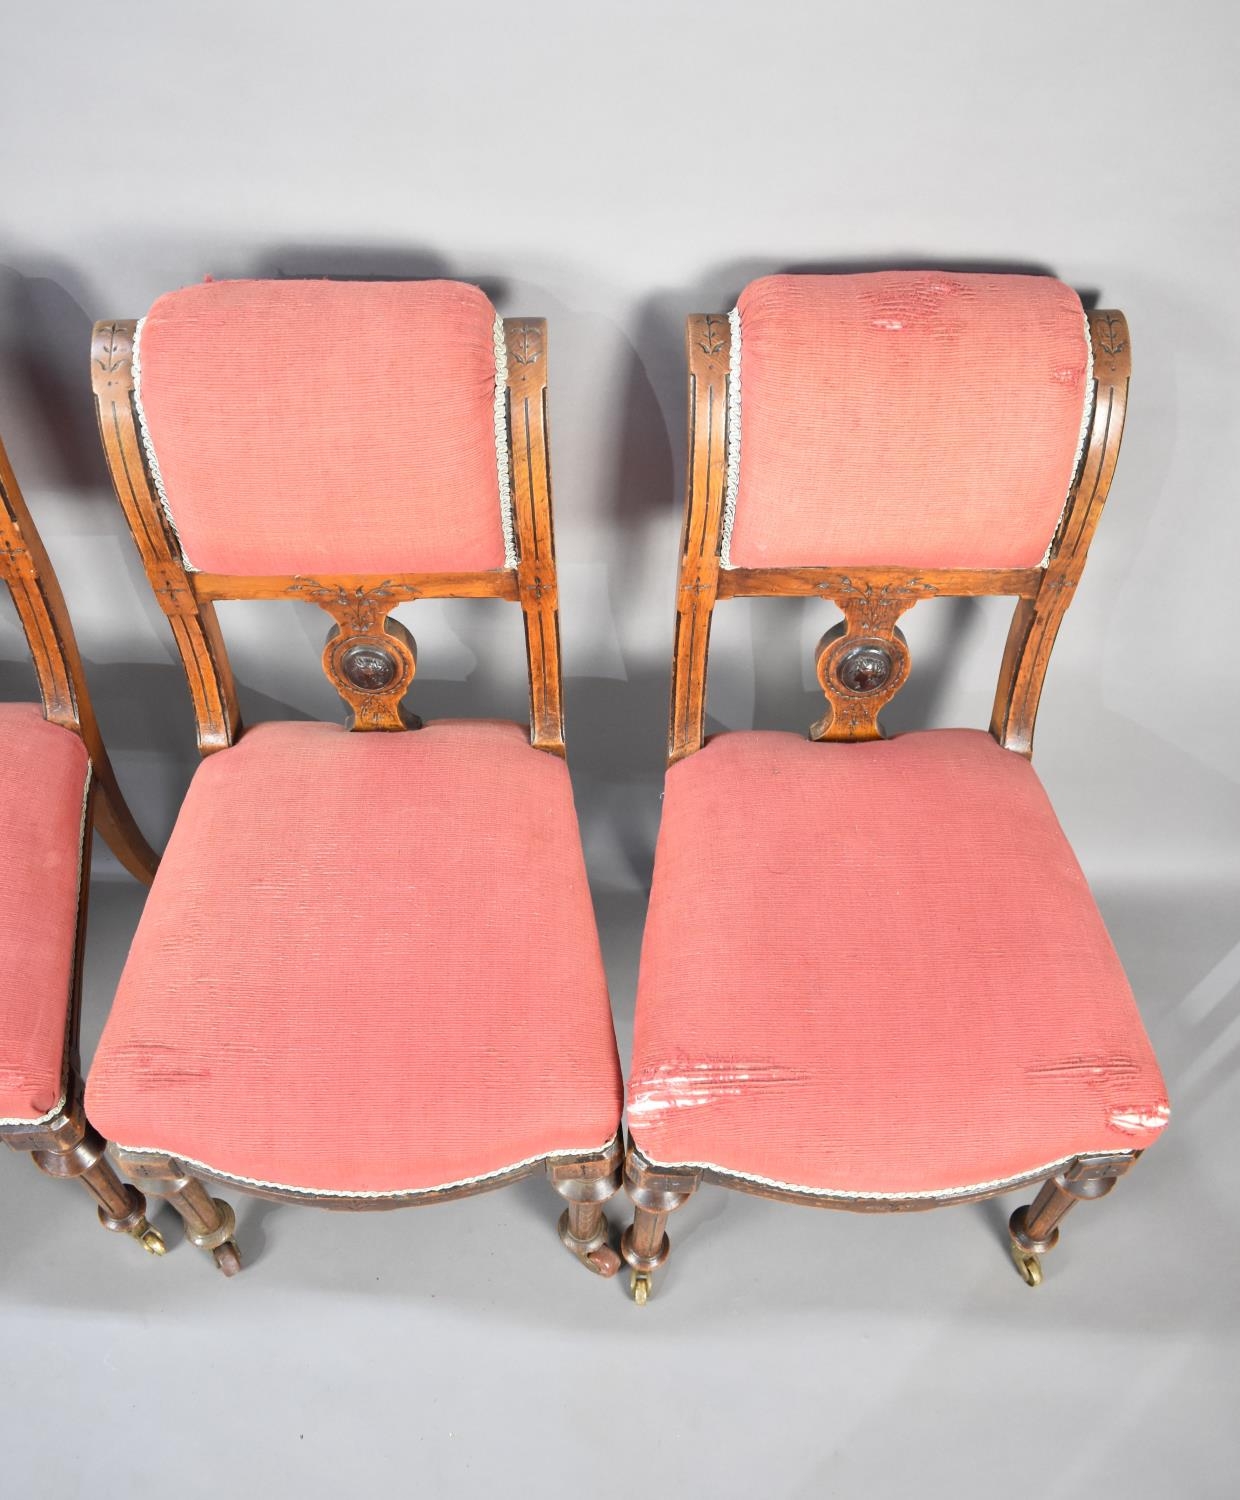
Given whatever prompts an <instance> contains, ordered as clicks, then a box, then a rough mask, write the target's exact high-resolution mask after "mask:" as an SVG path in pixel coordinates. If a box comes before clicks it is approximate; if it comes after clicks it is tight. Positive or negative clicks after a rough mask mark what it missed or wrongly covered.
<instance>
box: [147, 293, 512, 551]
mask: <svg viewBox="0 0 1240 1500" xmlns="http://www.w3.org/2000/svg"><path fill="white" fill-rule="evenodd" d="M494 320H495V309H494V308H493V307H492V306H491V304H490V302H489V301H488V300H487V298H486V297H485V296H484V294H483V293H482V292H481V291H479V290H478V288H477V287H474V286H466V285H464V284H462V283H460V282H455V281H421V282H405V281H394V282H382V281H376V282H349V281H216V282H209V283H206V284H205V285H202V286H191V287H186V288H184V289H183V290H181V291H177V292H170V293H168V295H166V296H164V297H161V298H160V299H159V300H158V301H157V302H156V303H155V305H154V306H153V307H152V308H151V310H150V312H149V313H148V314H147V317H146V320H145V322H144V324H143V326H142V331H141V335H140V340H139V357H140V367H141V380H140V396H141V403H142V410H143V412H144V414H145V418H146V424H147V428H148V432H149V437H150V441H151V443H152V445H153V448H154V452H155V458H156V460H157V463H158V469H159V473H160V474H161V475H162V478H163V483H164V488H165V491H166V495H167V502H168V507H169V509H170V511H171V513H172V516H173V518H174V520H175V522H176V527H177V531H178V533H179V535H180V538H181V545H182V548H183V550H184V552H185V555H186V557H187V558H188V559H189V561H190V563H191V564H192V566H193V567H195V568H197V569H199V570H201V571H203V572H209V573H236V574H246V575H249V576H263V575H268V574H276V575H286V574H295V573H308V574H313V573H315V572H316V571H325V572H336V573H382V572H388V571H391V572H422V571H425V572H455V571H471V570H474V569H487V568H501V567H503V565H504V538H503V526H502V522H501V515H500V492H499V472H498V468H497V463H496V451H495V417H494V401H495V346H494V333H493V325H494Z"/></svg>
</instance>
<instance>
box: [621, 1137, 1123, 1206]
mask: <svg viewBox="0 0 1240 1500" xmlns="http://www.w3.org/2000/svg"><path fill="white" fill-rule="evenodd" d="M637 1149H638V1150H639V1151H641V1153H642V1157H643V1158H644V1159H645V1160H646V1161H648V1162H649V1163H650V1165H651V1166H652V1167H655V1168H656V1169H657V1170H659V1171H661V1172H679V1171H689V1172H718V1173H719V1175H720V1176H721V1177H734V1178H736V1180H737V1181H738V1182H756V1183H758V1184H760V1185H761V1186H762V1187H769V1188H775V1189H777V1190H779V1191H781V1192H789V1193H801V1194H802V1195H803V1196H805V1197H806V1198H840V1199H844V1200H847V1201H848V1202H852V1203H913V1202H926V1201H929V1200H931V1199H939V1198H967V1197H969V1196H971V1195H972V1194H975V1193H993V1192H1001V1191H1006V1190H1007V1189H1009V1188H1010V1189H1013V1190H1015V1189H1016V1188H1019V1187H1025V1186H1027V1185H1028V1184H1029V1183H1031V1182H1040V1181H1042V1179H1044V1178H1046V1177H1053V1176H1054V1174H1055V1173H1056V1172H1062V1171H1063V1169H1064V1168H1065V1167H1066V1166H1068V1165H1069V1164H1070V1163H1072V1162H1074V1161H1075V1160H1076V1159H1077V1157H1078V1156H1130V1155H1131V1154H1132V1149H1135V1148H1131V1149H1129V1150H1127V1151H1125V1150H1123V1149H1122V1148H1121V1149H1120V1150H1118V1151H1117V1150H1116V1149H1115V1147H1114V1146H1107V1147H1104V1148H1103V1149H1102V1150H1100V1151H1074V1152H1073V1153H1072V1155H1071V1156H1065V1157H1062V1158H1061V1159H1060V1160H1059V1161H1052V1162H1048V1163H1047V1165H1046V1166H1044V1167H1035V1168H1034V1169H1033V1170H1032V1171H1030V1172H1022V1173H1020V1175H1019V1176H1017V1177H996V1178H995V1179H994V1180H993V1181H991V1182H974V1183H970V1184H969V1186H967V1187H955V1188H926V1189H921V1190H919V1191H917V1192H915V1193H858V1192H854V1191H842V1190H841V1189H839V1188H814V1187H805V1186H804V1185H803V1184H801V1183H796V1182H781V1181H780V1180H779V1179H778V1178H776V1177H760V1176H759V1175H758V1174H757V1173H756V1172H737V1171H735V1170H733V1168H731V1167H721V1166H719V1165H717V1164H716V1163H715V1162H709V1161H694V1162H661V1161H655V1160H654V1159H653V1158H652V1157H651V1156H649V1155H647V1153H646V1152H645V1151H642V1148H641V1145H640V1144H639V1145H638V1147H637Z"/></svg>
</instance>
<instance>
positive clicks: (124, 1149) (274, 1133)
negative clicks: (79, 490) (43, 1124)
mask: <svg viewBox="0 0 1240 1500" xmlns="http://www.w3.org/2000/svg"><path fill="white" fill-rule="evenodd" d="M93 359H94V385H95V393H96V398H97V403H98V409H99V421H100V429H101V432H102V436H103V445H104V449H105V452H106V454H107V458H108V462H109V464H110V466H111V470H112V475H113V479H114V481H115V485H116V490H117V494H118V496H119V498H120V501H121V504H122V506H123V507H124V510H125V514H126V515H127V517H128V519H129V523H130V526H131V527H132V529H133V534H134V537H135V539H136V541H137V544H138V548H139V550H140V552H141V554H142V559H143V562H144V563H145V566H146V569H147V572H148V574H149V576H150V580H151V585H152V587H153V588H154V590H155V593H156V595H157V597H158V599H159V602H160V604H161V605H162V607H163V609H164V611H165V613H166V614H167V616H168V619H169V622H170V624H171V627H172V631H173V635H174V637H175V640H176V644H177V647H178V649H179V651H180V654H181V659H182V661H183V663H184V666H185V672H186V676H187V678H188V682H189V687H190V691H191V694H192V697H193V703H194V712H195V715H196V719H197V728H198V740H199V745H200V747H201V750H202V753H203V755H204V756H205V757H206V759H205V761H204V763H203V765H202V766H201V767H200V768H199V770H198V772H197V774H196V776H195V778H194V781H193V783H192V784H191V787H190V790H189V793H188V795H187V798H186V801H185V804H184V807H183V809H182V811H181V813H180V815H179V817H178V820H177V824H176V827H175V829H174V831H173V834H172V837H171V840H170V843H169V847H168V851H167V854H166V856H165V859H164V862H163V864H162V866H161V869H160V873H159V876H158V878H157V880H156V881H155V885H154V888H153V890H152V892H151V897H150V900H149V902H148V905H147V908H146V912H145V915H144V917H143V921H142V924H141V926H140V928H139V930H138V933H137V936H136V939H135V942H134V946H133V950H132V952H131V954H130V957H129V960H128V963H127V965H126V968H125V971H124V974H123V976H122V979H121V982H120V986H119V991H118V994H117V998H116V1003H115V1007H114V1009H113V1012H112V1016H111V1019H110V1021H109V1024H108V1026H107V1029H106V1031H105V1034H104V1037H103V1040H102V1042H101V1045H100V1047H99V1051H98V1054H97V1057H96V1060H95V1064H94V1067H93V1068H92V1070H91V1076H90V1080H89V1084H88V1089H87V1098H88V1102H89V1104H90V1107H91V1109H92V1111H93V1112H94V1113H95V1114H96V1115H97V1116H98V1118H99V1119H100V1121H101V1122H106V1126H107V1128H108V1130H109V1131H110V1133H111V1135H112V1138H113V1140H114V1142H115V1144H114V1146H113V1152H114V1155H115V1157H116V1159H117V1160H118V1161H119V1162H120V1163H121V1165H122V1166H123V1167H124V1169H125V1171H126V1172H127V1173H129V1174H130V1175H131V1176H132V1177H133V1178H134V1179H135V1180H136V1181H137V1182H139V1183H141V1184H142V1185H143V1186H144V1187H145V1188H147V1189H148V1190H150V1191H154V1192H156V1193H159V1194H162V1195H163V1196H165V1197H166V1198H167V1199H168V1200H169V1202H170V1203H171V1204H172V1205H173V1207H174V1208H175V1209H176V1210H177V1212H178V1213H179V1214H180V1215H181V1217H182V1219H183V1220H184V1222H185V1227H186V1231H187V1234H188V1237H189V1239H190V1240H191V1241H192V1242H193V1243H194V1244H196V1245H197V1246H199V1247H200V1248H202V1249H204V1250H206V1251H208V1252H210V1253H211V1254H212V1256H213V1257H214V1259H215V1262H216V1264H217V1265H218V1266H219V1267H220V1269H221V1270H222V1271H223V1272H224V1273H225V1274H226V1275H232V1274H234V1273H235V1272H236V1271H237V1270H238V1269H239V1267H240V1259H239V1255H238V1251H237V1247H236V1244H235V1241H234V1238H233V1234H234V1223H235V1221H234V1215H233V1211H232V1209H231V1208H230V1207H229V1206H228V1204H226V1203H224V1202H223V1201H221V1200H218V1199H215V1198H213V1197H212V1196H211V1195H210V1194H209V1193H208V1192H207V1190H206V1188H205V1187H204V1186H203V1182H204V1180H210V1181H213V1182H222V1183H228V1184H232V1185H234V1186H236V1187H239V1188H242V1189H244V1190H246V1191H248V1192H252V1193H255V1194H257V1195H259V1196H260V1197H267V1198H275V1199H286V1200H289V1201H295V1202H301V1203H311V1204H316V1205H318V1206H321V1207H326V1208H333V1209H379V1208H394V1207H400V1206H404V1205H416V1204H426V1203H435V1202H441V1201H444V1200H447V1199H451V1198H458V1197H462V1196H465V1195H467V1194H472V1193H478V1192H483V1191H486V1190H488V1189H490V1188H495V1187H499V1186H501V1185H502V1184H504V1183H508V1182H513V1181H515V1180H516V1179H518V1178H522V1177H526V1176H528V1175H530V1174H531V1173H545V1174H546V1176H547V1177H548V1178H549V1180H550V1182H551V1184H552V1186H553V1187H554V1188H555V1190H556V1191H557V1192H558V1193H559V1194H560V1195H561V1196H562V1197H563V1198H565V1199H566V1200H567V1208H566V1209H565V1211H564V1213H563V1216H562V1218H561V1221H560V1236H561V1238H562V1240H563V1242H564V1244H565V1245H566V1246H567V1247H568V1249H569V1250H570V1251H572V1252H573V1253H574V1254H575V1255H576V1256H578V1257H579V1258H580V1259H581V1260H582V1261H583V1263H584V1264H585V1265H587V1266H588V1267H589V1268H590V1269H591V1270H594V1271H597V1272H599V1273H600V1274H603V1275H611V1274H613V1273H614V1272H615V1271H616V1270H617V1269H618V1268H619V1265H620V1260H619V1256H618V1255H617V1254H616V1252H615V1251H614V1250H613V1249H612V1248H611V1246H610V1244H609V1243H608V1227H607V1221H606V1218H605V1216H604V1211H603V1204H604V1202H605V1200H606V1199H607V1198H609V1197H610V1196H611V1195H612V1194H613V1193H614V1192H615V1191H616V1190H617V1189H618V1187H619V1181H620V1169H621V1164H622V1156H623V1150H622V1141H621V1138H620V1135H619V1123H620V1113H621V1081H620V1076H619V1065H618V1059H617V1054H616V1046H615V1037H614V1033H613V1030H612V1023H611V1014H610V1008H609V1005H608V1000H607V992H606V985H605V980H604V976H603V969H602V963H601V958H600V953H599V946H598V937H597V932H596V929H595V926H594V919H593V912H592V909H591V904H590V895H589V890H588V887H587V884H586V875H585V867H584V861H583V858H582V852H581V844H580V836H579V833H578V829H577V824H576V818H575V814H574V811H573V802H572V791H571V788H570V783H569V778H568V771H567V767H566V765H565V761H564V726H563V718H562V713H561V701H560V699H561V692H560V687H561V683H560V654H559V619H558V608H557V595H556V568H555V556H554V550H553V544H552V524H551V497H550V482H549V476H550V467H549V456H548V450H547V427H546V394H547V387H546V329H545V325H544V324H543V323H542V322H541V321H539V320H536V319H519V320H516V321H513V320H508V321H506V322H501V321H500V320H499V319H498V318H497V317H496V316H495V313H494V310H493V308H492V307H491V305H490V303H489V302H488V301H487V299H486V297H485V296H484V295H483V294H482V293H481V292H480V291H478V290H477V288H474V287H469V286H464V285H460V284H458V283H454V282H423V283H382V282H368V283H360V282H358V283H348V282H330V281H323V282H298V281H287V282H286V281H281V282H262V281H252V282H221V283H211V284H208V285H203V286H198V287H192V288H189V289H187V290H183V291H179V292H174V293H172V294H170V295H168V296H165V297H163V298H161V299H160V300H159V301H158V302H157V303H156V304H155V306H154V307H153V308H152V310H151V312H150V313H149V315H148V316H147V317H146V318H145V319H144V320H142V322H140V323H138V324H134V323H132V322H128V323H125V322H122V323H101V324H99V325H98V326H97V328H96V330H95V337H94V350H93ZM242 598H244V599H295V600H296V599H300V600H309V601H313V602H314V603H315V604H317V605H319V606H320V607H321V608H322V609H323V610H324V611H325V612H326V613H327V614H328V615H329V616H331V618H332V620H333V621H334V622H335V624H334V625H333V627H332V629H331V631H330V634H329V636H328V639H327V646H326V649H325V651H324V653H323V667H324V670H325V671H326V673H327V676H328V678H329V679H330V681H331V682H332V684H333V685H334V686H335V687H336V689H337V691H338V692H339V693H340V696H341V698H342V699H343V700H344V703H345V704H346V706H347V708H348V729H347V730H346V729H344V728H341V727H340V726H337V725H330V724H321V723H267V724H259V725H257V726H255V727H252V728H248V729H246V730H244V731H243V730H242V727H241V722H240V717H239V714H238V711H237V701H236V695H235V693H234V688H233V680H232V676H231V673H230V669H229V664H228V658H227V655H226V653H225V650H224V644H223V640H222V637H221V634H220V629H219V626H218V623H217V619H216V613H215V603H216V601H217V600H220V599H242ZM426 598H479V599H500V600H506V601H509V602H511V603H513V604H517V605H519V606H520V608H521V610H522V613H523V616H524V621H525V634H526V643H527V648H528V658H529V681H530V709H531V715H530V732H529V734H528V736H527V735H526V734H525V732H524V731H523V730H522V729H521V728H519V727H518V726H517V725H514V724H501V723H496V722H454V723H450V722H439V723H432V724H429V725H427V726H426V727H425V728H423V727H421V725H420V721H419V720H418V719H417V718H416V717H414V716H412V715H411V714H410V713H409V712H408V711H407V710H406V709H405V707H404V706H403V700H404V698H405V695H406V692H407V691H408V689H409V687H410V685H411V683H412V680H413V676H414V672H415V669H416V664H417V656H416V650H415V645H414V640H413V637H412V636H411V635H410V634H409V632H408V631H407V630H406V628H405V627H404V626H403V625H402V624H401V623H400V622H398V621H397V620H395V619H392V618H390V617H389V616H390V611H391V610H392V609H393V608H394V607H395V606H396V605H398V604H400V603H402V602H405V601H408V600H414V599H426Z"/></svg>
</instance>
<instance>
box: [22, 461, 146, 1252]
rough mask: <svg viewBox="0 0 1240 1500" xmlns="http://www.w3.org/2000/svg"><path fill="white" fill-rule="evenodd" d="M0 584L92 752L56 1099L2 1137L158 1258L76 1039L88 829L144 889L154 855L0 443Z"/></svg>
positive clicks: (57, 711) (45, 695)
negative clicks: (101, 1123)
mask: <svg viewBox="0 0 1240 1500" xmlns="http://www.w3.org/2000/svg"><path fill="white" fill-rule="evenodd" d="M0 581H2V582H3V583H4V584H5V586H6V587H7V588H8V591H9V594H10V596H11V597H12V600H13V604H14V606H15V608H16V610H17V616H18V620H19V621H20V623H21V626H22V630H23V632H24V634H25V637H26V641H27V644H28V646H29V649H30V655H31V658H32V659H33V662H34V669H35V674H36V676H37V678H38V683H39V695H40V698H41V699H42V704H43V716H44V718H46V719H47V720H48V721H49V722H50V723H52V724H59V725H60V726H61V727H62V728H64V729H67V730H69V731H70V732H71V733H72V734H75V735H77V737H78V738H79V739H80V740H81V741H82V742H83V744H84V745H85V746H86V750H87V753H88V755H89V757H90V771H89V776H90V781H89V785H88V789H87V793H86V808H85V817H84V822H83V834H82V856H81V868H80V875H79V881H80V889H79V894H78V911H77V934H76V940H75V944H74V953H73V968H72V978H71V982H70V991H69V996H68V1008H67V1014H66V1017H65V1049H64V1075H63V1088H62V1091H61V1102H60V1104H59V1105H58V1106H57V1108H56V1109H55V1110H54V1111H53V1113H52V1114H51V1115H49V1116H45V1117H44V1118H42V1119H39V1120H37V1121H32V1122H30V1123H29V1124H26V1123H20V1124H13V1123H8V1124H6V1125H4V1126H3V1127H0V1140H3V1141H5V1142H6V1143H7V1144H8V1145H9V1146H11V1147H12V1148H13V1149H14V1150H15V1151H28V1152H30V1155H31V1159H32V1160H33V1161H34V1164H35V1165H36V1166H37V1167H38V1168H39V1169H40V1171H43V1172H46V1173H47V1175H48V1176H49V1177H59V1178H66V1179H73V1178H76V1179H77V1181H79V1182H80V1183H81V1184H82V1186H83V1187H84V1188H85V1189H86V1190H87V1192H88V1193H90V1195H91V1197H92V1198H94V1200H95V1202H96V1204H97V1205H98V1210H99V1221H100V1223H101V1224H102V1225H103V1226H104V1228H105V1229H110V1230H112V1231H113V1232H115V1233H117V1234H127V1235H132V1236H133V1238H134V1239H136V1240H138V1241H139V1243H140V1244H142V1245H143V1246H145V1248H146V1249H147V1250H149V1251H150V1252H151V1253H152V1254H155V1255H162V1254H163V1251H164V1242H163V1238H162V1237H161V1235H160V1234H159V1231H158V1230H156V1229H152V1228H151V1226H150V1225H149V1224H148V1223H147V1219H146V1199H145V1197H144V1196H143V1195H142V1193H141V1192H140V1191H139V1190H138V1189H137V1187H135V1186H134V1185H133V1184H132V1183H127V1182H122V1181H121V1180H120V1178H119V1177H118V1176H117V1175H116V1172H115V1170H114V1169H113V1167H112V1165H111V1163H110V1162H109V1161H108V1159H107V1156H106V1154H105V1145H104V1141H103V1139H102V1137H101V1136H100V1135H99V1133H98V1131H96V1130H95V1129H94V1128H93V1126H92V1125H91V1124H90V1122H89V1121H88V1120H87V1118H86V1114H85V1111H84V1109H83V1105H82V1070H81V1055H80V1043H79V1026H80V1018H81V1005H82V956H83V952H84V948H85V942H86V913H87V906H88V898H89V891H90V854H91V834H92V832H93V831H94V830H98V832H99V833H101V834H102V835H103V837H104V839H105V840H106V841H107V843H108V845H109V847H110V848H111V849H112V852H113V853H114V854H115V855H116V857H117V859H119V860H120V862H121V864H122V865H124V867H125V869H127V870H128V871H129V873H130V874H131V875H133V876H134V877H135V878H136V879H138V880H140V881H141V882H142V883H143V884H144V885H150V883H151V881H152V879H153V878H154V875H155V870H156V868H157V866H158V864H159V857H158V856H157V855H156V854H155V852H154V850H153V849H151V847H150V845H149V844H148V843H147V842H146V840H145V839H144V838H143V836H142V833H141V831H140V830H139V828H138V825H137V823H136V822H135V821H134V818H133V815H132V813H131V812H130V810H129V807H128V804H127V803H126V801H125V799H124V797H123V796H122V794H121V790H120V787H119V785H118V784H117V780H116V774H115V772H114V771H113V769H112V763H111V761H110V760H109V759H108V753H107V751H106V750H105V749H104V745H103V740H102V737H101V736H100V733H99V725H98V722H97V721H96V719H95V712H94V709H93V707H92V706H91V701H90V693H89V692H88V690H87V686H86V676H85V673H84V671H83V668H82V658H81V655H80V653H79V651H78V647H77V641H76V639H75V637H74V634H73V626H72V624H71V623H70V620H69V612H68V610H67V608H66V607H65V601H64V596H63V594H62V593H61V591H60V585H59V583H58V582H57V580H56V575H55V573H54V572H53V570H52V565H51V562H50V560H49V558H48V555H47V551H46V549H45V548H44V546H43V541H42V539H41V537H40V536H39V533H38V531H37V530H36V529H35V525H34V522H33V521H32V520H31V517H30V512H29V510H28V509H27V507H26V502H25V500H24V498H23V496H22V492H21V489H20V487H19V485H18V483H17V479H16V477H15V475H14V473H13V469H12V466H11V464H10V463H9V458H8V454H7V453H6V452H5V449H4V446H3V444H0Z"/></svg>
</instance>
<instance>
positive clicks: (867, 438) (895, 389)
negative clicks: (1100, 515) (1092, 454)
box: [730, 271, 1088, 568]
mask: <svg viewBox="0 0 1240 1500" xmlns="http://www.w3.org/2000/svg"><path fill="white" fill-rule="evenodd" d="M739 306H740V318H741V383H740V390H741V423H740V430H741V451H740V475H739V484H738V488H737V492H736V514H735V525H734V528H733V531H732V541H731V552H730V561H731V563H732V564H733V565H734V566H736V567H754V568H762V567H788V566H798V565H800V566H814V565H818V566H827V567H861V566H864V565H865V564H882V563H891V564H893V565H901V566H908V567H916V568H949V567H962V568H963V567H970V568H1018V567H1033V566H1035V565H1036V564H1037V563H1038V562H1040V561H1041V559H1042V556H1043V554H1044V553H1045V551H1046V547H1047V544H1048V543H1049V542H1050V540H1051V537H1052V535H1053V534H1054V531H1055V526H1056V523H1057V522H1058V520H1059V515H1060V512H1061V511H1062V510H1063V505H1064V500H1065V499H1066V497H1067V493H1068V488H1069V485H1070V483H1071V480H1072V475H1073V472H1074V468H1075V460H1076V453H1077V447H1078V443H1079V441H1080V434H1081V426H1082V417H1083V415H1084V410H1085V400H1086V385H1087V381H1086V369H1087V364H1088V346H1087V340H1086V333H1085V320H1084V314H1083V312H1082V309H1081V303H1080V299H1079V298H1078V297H1077V295H1076V293H1075V292H1074V291H1072V289H1071V288H1070V287H1066V286H1064V285H1063V283H1062V282H1059V281H1053V280H1051V279H1050V278H1049V277H1041V276H972V275H969V276H966V275H958V274H948V273H946V272H939V271H933V272H931V271H887V272H881V273H877V274H872V275H864V276H767V277H765V278H763V279H762V280H761V281H755V282H752V283H751V284H750V285H749V286H748V287H746V288H745V290H744V292H743V293H742V294H741V298H740V304H739Z"/></svg>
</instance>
